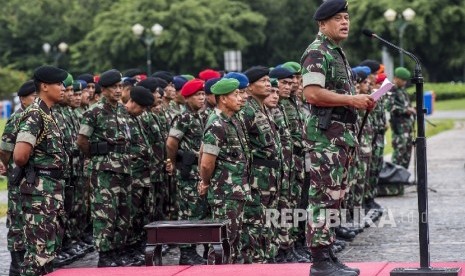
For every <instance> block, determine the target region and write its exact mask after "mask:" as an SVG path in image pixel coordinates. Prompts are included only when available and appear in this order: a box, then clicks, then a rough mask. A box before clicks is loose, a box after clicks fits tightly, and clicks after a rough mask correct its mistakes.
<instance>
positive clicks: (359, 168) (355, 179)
mask: <svg viewBox="0 0 465 276" xmlns="http://www.w3.org/2000/svg"><path fill="white" fill-rule="evenodd" d="M370 161H371V155H366V154H360V155H357V157H356V158H355V160H354V162H353V163H352V164H353V165H352V166H351V167H350V168H349V178H350V180H349V182H350V183H353V185H350V190H349V195H348V200H347V201H348V203H347V205H346V206H347V208H349V209H353V208H356V207H357V208H360V207H361V206H362V204H363V199H364V196H365V190H366V187H367V186H368V179H369V174H370Z"/></svg>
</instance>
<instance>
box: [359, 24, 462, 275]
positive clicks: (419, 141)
mask: <svg viewBox="0 0 465 276" xmlns="http://www.w3.org/2000/svg"><path fill="white" fill-rule="evenodd" d="M363 33H364V34H365V35H367V36H372V37H375V38H377V39H379V40H380V41H382V42H384V43H385V44H387V45H389V46H391V47H393V48H394V49H397V50H399V51H401V52H403V53H405V54H406V55H407V56H409V57H411V58H412V59H413V60H414V61H415V73H414V75H413V78H412V83H414V84H415V87H416V101H417V107H416V110H417V138H416V139H415V145H416V153H415V154H416V173H417V177H418V182H417V183H418V219H419V221H418V224H419V231H418V232H419V241H420V267H419V268H394V269H393V270H392V271H391V276H398V275H399V276H400V275H410V276H422V275H438V276H439V275H441V276H442V275H450V276H458V275H459V273H460V270H461V269H460V268H433V267H431V266H430V255H429V225H428V168H427V160H426V137H425V112H426V111H425V109H424V108H423V75H422V72H421V66H420V61H419V60H418V58H417V57H416V56H415V55H413V54H412V53H410V52H408V51H405V50H404V49H402V48H400V47H398V46H396V45H394V44H392V43H391V42H389V41H387V40H385V39H383V38H381V37H379V36H378V35H377V34H375V33H372V32H370V31H368V30H364V31H363Z"/></svg>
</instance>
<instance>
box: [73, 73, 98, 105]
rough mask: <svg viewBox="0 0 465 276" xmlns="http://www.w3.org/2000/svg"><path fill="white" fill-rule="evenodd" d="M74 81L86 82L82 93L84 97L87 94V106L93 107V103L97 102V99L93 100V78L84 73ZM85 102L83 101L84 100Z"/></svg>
mask: <svg viewBox="0 0 465 276" xmlns="http://www.w3.org/2000/svg"><path fill="white" fill-rule="evenodd" d="M76 80H83V81H85V82H86V84H87V85H86V88H85V91H84V92H83V94H84V97H86V94H87V93H88V94H89V106H90V105H93V104H94V103H96V102H98V98H95V85H96V83H95V80H94V76H93V75H92V74H89V73H86V74H82V75H79V76H78V77H77V78H76ZM84 101H85V99H84Z"/></svg>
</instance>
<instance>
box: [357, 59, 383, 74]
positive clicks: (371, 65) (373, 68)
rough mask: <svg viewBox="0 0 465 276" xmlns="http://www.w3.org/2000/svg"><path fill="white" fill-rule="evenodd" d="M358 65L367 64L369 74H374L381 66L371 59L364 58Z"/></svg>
mask: <svg viewBox="0 0 465 276" xmlns="http://www.w3.org/2000/svg"><path fill="white" fill-rule="evenodd" d="M359 66H368V67H369V68H370V70H371V73H370V74H376V73H377V72H378V70H379V68H380V67H381V64H380V63H379V62H377V61H376V60H373V59H365V60H364V61H362V62H360V64H359Z"/></svg>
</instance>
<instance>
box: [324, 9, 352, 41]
mask: <svg viewBox="0 0 465 276" xmlns="http://www.w3.org/2000/svg"><path fill="white" fill-rule="evenodd" d="M319 26H320V30H321V31H322V32H323V33H324V34H325V35H327V36H328V37H329V38H331V39H332V40H333V41H334V42H336V43H339V42H341V41H342V40H344V39H347V37H348V36H349V27H350V18H349V14H348V13H347V12H340V13H337V14H336V15H334V16H333V17H331V18H329V19H326V20H324V21H320V22H319Z"/></svg>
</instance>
